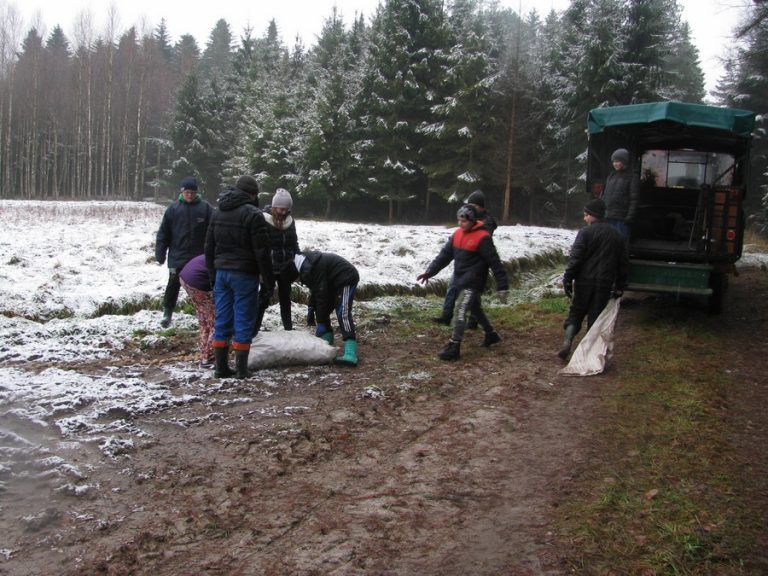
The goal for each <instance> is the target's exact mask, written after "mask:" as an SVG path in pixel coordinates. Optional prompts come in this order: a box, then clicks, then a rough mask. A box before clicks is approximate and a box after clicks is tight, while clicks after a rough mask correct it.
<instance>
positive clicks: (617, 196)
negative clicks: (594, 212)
mask: <svg viewBox="0 0 768 576" xmlns="http://www.w3.org/2000/svg"><path fill="white" fill-rule="evenodd" d="M639 195H640V180H639V179H638V178H636V177H635V175H634V174H633V173H632V172H631V171H630V170H629V168H625V169H624V170H617V171H615V172H611V173H610V174H609V175H608V178H606V180H605V190H604V191H603V200H604V201H605V217H606V218H610V219H613V220H624V221H629V222H631V221H632V220H633V219H634V218H635V211H636V210H637V200H638V197H639Z"/></svg>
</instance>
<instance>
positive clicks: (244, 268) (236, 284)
mask: <svg viewBox="0 0 768 576" xmlns="http://www.w3.org/2000/svg"><path fill="white" fill-rule="evenodd" d="M258 195H259V184H258V182H257V181H256V179H255V178H254V177H253V176H241V177H240V178H239V179H238V180H237V184H236V185H235V187H228V188H226V189H225V190H224V191H223V192H222V193H221V195H220V196H219V201H218V210H216V211H215V212H214V214H213V217H212V218H211V224H210V226H209V227H208V235H207V237H206V241H205V265H206V267H207V268H208V270H209V275H210V277H211V278H214V286H213V298H214V302H215V304H216V319H215V321H214V326H213V349H214V357H215V363H216V368H215V374H216V376H217V377H219V378H224V377H227V376H231V375H232V370H231V369H230V367H229V360H228V354H229V341H230V339H231V340H232V349H233V350H234V351H235V370H236V372H235V376H236V377H237V378H247V377H248V376H249V375H250V373H249V372H248V353H249V352H250V349H251V339H252V338H253V330H254V325H255V323H256V314H257V311H258V296H259V275H261V276H263V277H264V278H265V279H266V281H267V282H269V283H272V282H274V278H273V274H272V262H271V259H270V254H269V234H268V232H267V226H266V223H265V222H264V215H263V214H262V212H261V210H259V208H258Z"/></svg>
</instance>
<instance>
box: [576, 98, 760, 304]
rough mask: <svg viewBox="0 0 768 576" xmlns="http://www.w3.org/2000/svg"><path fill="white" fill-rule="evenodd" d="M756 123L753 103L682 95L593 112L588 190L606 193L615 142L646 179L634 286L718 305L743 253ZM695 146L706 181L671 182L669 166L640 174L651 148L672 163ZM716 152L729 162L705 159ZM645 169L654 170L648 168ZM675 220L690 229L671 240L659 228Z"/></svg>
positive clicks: (634, 250)
mask: <svg viewBox="0 0 768 576" xmlns="http://www.w3.org/2000/svg"><path fill="white" fill-rule="evenodd" d="M754 124H755V114H754V113H753V112H750V111H748V110H741V109H735V108H718V107H714V106H705V105H702V104H688V103H683V102H654V103H648V104H634V105H628V106H614V107H608V108H596V109H593V110H591V111H590V112H589V115H588V119H587V130H588V135H589V149H588V154H587V181H586V184H587V192H588V194H589V195H590V196H599V195H601V194H602V190H603V186H604V183H605V179H606V177H607V176H608V174H609V173H610V171H611V170H612V165H611V160H610V157H611V153H612V152H613V151H614V150H615V149H617V148H626V149H627V150H629V152H630V155H631V157H632V159H633V161H632V162H631V163H630V169H631V170H633V171H635V172H636V173H637V176H638V178H641V176H644V177H645V178H644V179H641V182H642V184H641V201H640V206H639V209H638V216H637V217H636V223H635V226H634V230H633V236H632V239H631V241H630V258H631V262H630V286H629V288H630V289H633V290H642V291H651V292H672V293H677V294H699V295H705V296H710V298H711V302H710V305H711V308H712V309H713V310H717V309H719V306H720V299H721V297H722V291H723V290H724V287H725V280H724V276H725V275H724V272H727V271H731V270H732V269H733V264H734V263H735V262H736V261H737V260H738V259H739V258H740V256H741V250H742V245H743V232H744V215H743V211H742V202H743V200H744V197H745V196H746V192H747V191H746V183H747V181H748V179H747V173H748V169H749V151H750V146H751V134H752V130H753V129H754ZM697 154H698V155H699V157H700V158H702V159H703V160H701V162H703V165H702V166H703V167H702V166H698V165H695V164H692V165H691V169H693V168H696V169H699V171H702V170H703V171H704V172H706V171H707V170H709V172H710V173H709V176H708V178H709V179H708V180H707V181H706V182H703V181H699V182H697V183H693V184H690V183H682V184H680V183H679V182H675V183H674V184H673V183H670V182H667V181H666V176H667V175H668V174H667V173H665V174H664V177H663V178H656V176H657V175H656V174H655V173H653V172H650V176H649V174H641V163H642V162H643V161H645V160H647V157H646V155H648V156H650V155H655V156H656V157H660V158H662V160H663V162H670V165H671V162H672V161H671V158H672V156H673V155H676V156H678V157H680V156H685V155H688V156H690V157H694V158H695V157H696V155H697ZM713 158H714V159H718V160H719V161H720V162H721V163H723V162H725V163H727V167H726V169H725V170H722V173H719V172H718V170H715V167H718V168H721V166H719V165H718V164H716V163H714V161H713V167H711V169H710V167H709V166H707V165H706V163H707V162H709V161H712V160H711V159H713ZM693 162H695V161H693ZM666 170H667V171H668V170H669V169H668V168H666ZM645 172H649V171H648V170H647V168H646V169H645ZM713 172H714V173H715V175H714V176H713V175H712V174H713ZM662 179H663V180H664V183H663V184H659V182H658V181H657V180H662ZM665 212H666V213H665ZM672 219H675V220H677V222H676V224H675V223H674V222H673V221H672ZM673 225H676V228H677V229H679V230H684V231H685V235H681V236H680V237H679V238H675V239H674V240H673V239H672V238H671V237H669V238H668V237H667V236H662V235H660V233H659V231H660V230H664V231H665V234H666V233H667V232H666V231H667V228H669V230H670V232H669V234H671V230H672V226H673ZM686 225H687V228H686ZM645 231H648V232H647V233H646V232H645ZM676 233H677V232H676ZM654 234H655V235H654ZM681 234H682V233H681ZM651 238H652V239H651Z"/></svg>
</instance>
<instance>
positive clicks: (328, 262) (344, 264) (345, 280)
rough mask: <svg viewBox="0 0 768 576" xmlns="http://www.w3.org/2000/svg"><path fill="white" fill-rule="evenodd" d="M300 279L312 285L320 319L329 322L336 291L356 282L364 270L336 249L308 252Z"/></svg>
mask: <svg viewBox="0 0 768 576" xmlns="http://www.w3.org/2000/svg"><path fill="white" fill-rule="evenodd" d="M299 280H300V282H301V283H302V284H304V286H306V287H307V288H309V291H310V292H311V294H310V302H311V303H312V304H313V305H314V308H315V314H316V317H317V321H318V322H319V323H323V324H328V322H329V320H330V317H331V311H332V310H333V309H334V306H335V303H336V294H338V293H341V290H342V289H343V288H344V287H345V286H356V285H357V283H358V282H360V274H359V273H358V271H357V268H355V267H354V266H353V265H352V264H351V263H350V262H348V261H347V260H345V259H344V258H342V257H341V256H339V255H338V254H333V253H332V252H304V262H303V263H302V265H301V269H300V270H299Z"/></svg>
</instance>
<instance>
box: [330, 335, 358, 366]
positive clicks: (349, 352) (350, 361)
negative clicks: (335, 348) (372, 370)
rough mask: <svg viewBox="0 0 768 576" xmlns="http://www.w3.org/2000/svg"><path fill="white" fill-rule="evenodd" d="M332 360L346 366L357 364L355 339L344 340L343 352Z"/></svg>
mask: <svg viewBox="0 0 768 576" xmlns="http://www.w3.org/2000/svg"><path fill="white" fill-rule="evenodd" d="M334 362H336V363H337V364H346V365H347V366H357V340H353V339H351V338H350V339H349V340H344V354H342V355H341V356H336V358H335V359H334Z"/></svg>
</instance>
